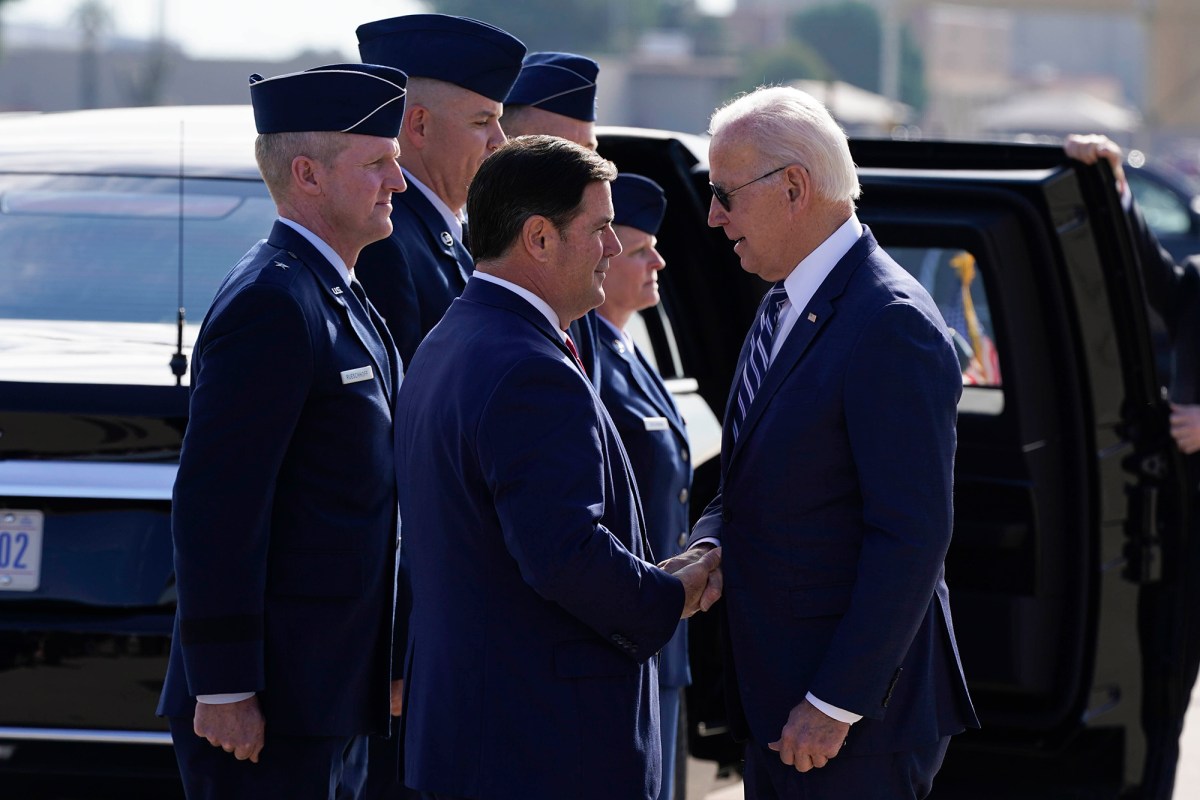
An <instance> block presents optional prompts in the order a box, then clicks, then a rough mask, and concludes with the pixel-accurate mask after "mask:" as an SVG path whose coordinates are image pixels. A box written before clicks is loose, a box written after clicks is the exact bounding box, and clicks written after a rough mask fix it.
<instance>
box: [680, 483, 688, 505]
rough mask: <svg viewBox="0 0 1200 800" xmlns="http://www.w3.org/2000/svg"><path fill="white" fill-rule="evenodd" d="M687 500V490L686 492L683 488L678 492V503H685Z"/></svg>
mask: <svg viewBox="0 0 1200 800" xmlns="http://www.w3.org/2000/svg"><path fill="white" fill-rule="evenodd" d="M687 499H688V490H687V487H686V486H685V487H683V488H682V489H680V490H679V502H681V503H686V502H687Z"/></svg>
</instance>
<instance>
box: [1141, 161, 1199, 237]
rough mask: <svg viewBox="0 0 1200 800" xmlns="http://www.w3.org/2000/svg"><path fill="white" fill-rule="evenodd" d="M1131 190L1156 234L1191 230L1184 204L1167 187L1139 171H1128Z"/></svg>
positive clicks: (1147, 222) (1190, 222) (1181, 232)
mask: <svg viewBox="0 0 1200 800" xmlns="http://www.w3.org/2000/svg"><path fill="white" fill-rule="evenodd" d="M1125 174H1126V177H1127V178H1128V180H1129V190H1130V191H1131V192H1133V196H1134V198H1135V199H1136V200H1137V203H1138V206H1140V207H1141V209H1142V214H1143V215H1144V216H1145V217H1146V224H1147V225H1149V226H1150V229H1151V230H1153V231H1154V232H1155V233H1156V234H1158V235H1160V236H1162V235H1164V234H1183V233H1188V231H1190V230H1191V225H1192V221H1191V217H1190V215H1189V214H1188V207H1187V206H1186V205H1185V204H1184V202H1183V201H1182V200H1181V199H1180V198H1179V196H1178V195H1176V194H1175V193H1174V192H1172V191H1171V190H1170V189H1168V188H1167V187H1165V186H1162V185H1161V184H1158V183H1155V182H1154V181H1153V180H1149V179H1147V178H1146V177H1145V176H1143V175H1142V174H1141V173H1139V172H1138V171H1137V170H1132V169H1131V170H1126V171H1125Z"/></svg>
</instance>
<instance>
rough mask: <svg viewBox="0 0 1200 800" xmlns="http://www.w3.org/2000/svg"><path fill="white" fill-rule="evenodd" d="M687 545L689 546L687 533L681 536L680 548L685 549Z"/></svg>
mask: <svg viewBox="0 0 1200 800" xmlns="http://www.w3.org/2000/svg"><path fill="white" fill-rule="evenodd" d="M685 544H687V531H684V532H683V533H681V534H679V546H680V547H683V546H684V545H685Z"/></svg>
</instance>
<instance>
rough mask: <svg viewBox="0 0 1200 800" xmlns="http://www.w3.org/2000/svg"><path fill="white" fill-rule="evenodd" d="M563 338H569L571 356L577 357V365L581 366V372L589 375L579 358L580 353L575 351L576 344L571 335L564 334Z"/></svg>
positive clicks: (568, 347)
mask: <svg viewBox="0 0 1200 800" xmlns="http://www.w3.org/2000/svg"><path fill="white" fill-rule="evenodd" d="M563 336H565V337H567V349H568V350H570V351H571V355H573V356H575V363H576V364H578V365H579V371H580V372H582V373H583V374H584V375H587V369H585V368H584V366H583V361H582V360H580V358H579V351H578V350H576V349H575V342H574V341H573V340H572V339H571V334H569V333H567V332H565V331H564V332H563Z"/></svg>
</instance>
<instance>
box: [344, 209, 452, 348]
mask: <svg viewBox="0 0 1200 800" xmlns="http://www.w3.org/2000/svg"><path fill="white" fill-rule="evenodd" d="M474 268H475V262H474V261H472V259H471V255H470V253H468V252H467V250H466V248H465V247H463V246H462V245H461V244H459V243H458V242H457V241H456V240H455V239H454V237H453V236H452V235H451V233H450V231H449V230H448V229H447V227H446V220H445V219H443V218H442V215H441V213H439V212H438V210H437V208H435V207H434V205H433V203H431V202H429V199H428V198H427V197H425V194H424V193H423V192H422V191H421V190H420V189H418V188H416V187H410V188H409V189H408V190H407V191H405V192H401V193H399V194H393V195H392V235H391V236H389V237H388V238H386V239H384V240H382V241H379V242H375V243H374V244H372V245H368V246H367V247H365V248H364V249H363V251H362V253H361V254H360V255H359V257H358V263H357V264H355V267H354V275H355V277H357V278H358V280H359V281H361V282H362V285H363V288H365V289H366V290H367V294H368V295H369V296H370V298H371V302H372V303H373V304H374V305H375V306H376V308H378V309H379V313H380V314H382V315H383V318H384V319H385V320H386V321H387V325H388V328H389V329H390V330H391V332H392V337H393V338H394V339H395V340H396V346H397V347H398V348H399V349H400V355H401V356H402V357H403V358H404V363H405V364H408V363H410V362H411V361H412V358H413V354H414V353H415V352H416V350H417V345H419V344H420V343H421V340H422V339H423V338H425V336H426V335H427V334H428V333H429V331H430V330H432V329H433V326H434V325H436V324H438V321H439V320H440V319H441V318H442V315H443V314H445V313H446V309H447V308H449V307H450V303H451V302H453V300H454V298H456V297H458V295H459V294H460V293H461V292H462V290H463V287H464V286H466V283H467V278H468V277H469V276H470V274H471V271H472V270H473V269H474Z"/></svg>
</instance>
